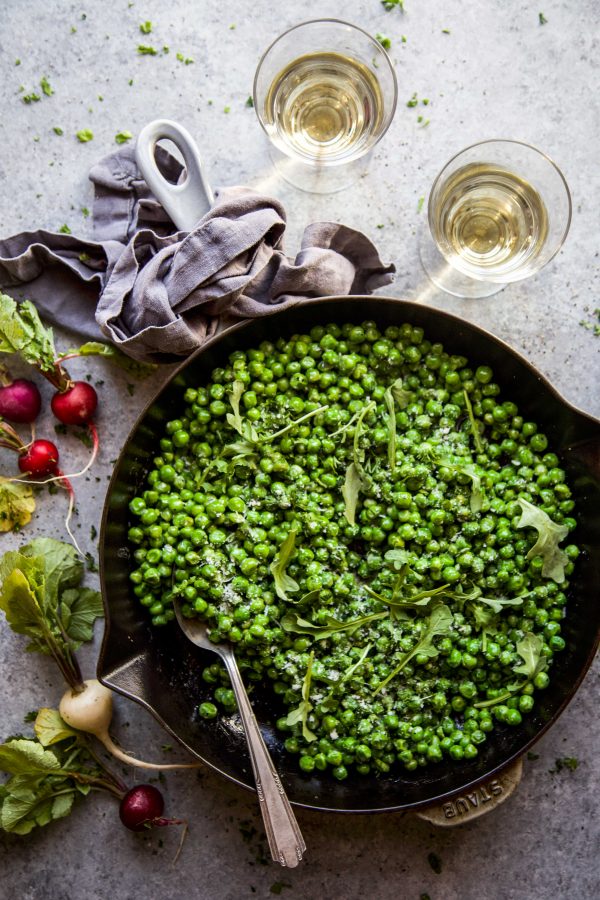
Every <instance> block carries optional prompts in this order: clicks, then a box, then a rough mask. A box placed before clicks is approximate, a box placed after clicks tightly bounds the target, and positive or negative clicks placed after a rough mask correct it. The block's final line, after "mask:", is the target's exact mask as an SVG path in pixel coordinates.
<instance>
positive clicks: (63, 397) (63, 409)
mask: <svg viewBox="0 0 600 900" xmlns="http://www.w3.org/2000/svg"><path fill="white" fill-rule="evenodd" d="M50 405H51V407H52V412H53V413H54V415H55V416H56V418H57V419H58V420H59V422H62V423H63V424H64V425H89V423H90V421H91V419H92V417H93V415H94V413H95V412H96V407H97V405H98V395H97V393H96V391H95V390H94V388H93V387H92V386H91V384H88V383H87V382H86V381H74V382H71V383H70V386H69V387H68V388H67V389H66V390H65V391H57V392H56V394H54V396H53V397H52V400H51V401H50Z"/></svg>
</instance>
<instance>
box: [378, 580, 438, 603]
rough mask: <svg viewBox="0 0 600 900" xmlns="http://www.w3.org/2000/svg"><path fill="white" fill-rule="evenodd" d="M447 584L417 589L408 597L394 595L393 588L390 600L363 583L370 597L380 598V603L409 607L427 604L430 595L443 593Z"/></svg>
mask: <svg viewBox="0 0 600 900" xmlns="http://www.w3.org/2000/svg"><path fill="white" fill-rule="evenodd" d="M449 586H450V585H449V584H442V585H440V586H439V587H436V588H431V589H430V590H426V591H417V593H415V594H411V595H409V596H408V597H396V590H395V589H394V596H393V597H392V599H391V600H387V599H386V598H385V597H382V595H381V594H376V593H375V591H373V590H371V588H370V587H368V585H365V590H366V591H367V592H368V593H369V594H371V596H372V597H375V599H377V600H380V601H381V603H385V604H387V606H400V607H411V606H427V604H428V603H429V601H430V600H431V598H432V597H435V596H436V594H445V593H446V591H447V589H448V587H449Z"/></svg>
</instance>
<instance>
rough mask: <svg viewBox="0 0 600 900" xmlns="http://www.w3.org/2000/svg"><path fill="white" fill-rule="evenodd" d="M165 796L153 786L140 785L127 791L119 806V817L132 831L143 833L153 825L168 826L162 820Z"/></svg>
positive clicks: (165, 821) (166, 822) (164, 820)
mask: <svg viewBox="0 0 600 900" xmlns="http://www.w3.org/2000/svg"><path fill="white" fill-rule="evenodd" d="M164 808H165V802H164V800H163V795H162V794H161V792H160V791H159V790H158V788H155V787H154V786H153V785H151V784H138V785H136V786H135V787H133V788H131V790H130V791H127V793H126V794H125V796H124V797H123V799H122V800H121V805H120V806H119V817H120V819H121V822H122V823H123V825H124V826H125V828H129V829H130V831H143V830H144V828H152V826H153V825H167V824H168V821H167V820H166V819H162V818H161V816H162V813H163V809H164Z"/></svg>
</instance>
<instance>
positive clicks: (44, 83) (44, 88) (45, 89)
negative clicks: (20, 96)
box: [40, 75, 54, 97]
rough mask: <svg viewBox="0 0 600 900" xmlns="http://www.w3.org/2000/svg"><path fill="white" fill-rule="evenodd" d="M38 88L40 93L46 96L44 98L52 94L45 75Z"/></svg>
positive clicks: (52, 91)
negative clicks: (40, 90)
mask: <svg viewBox="0 0 600 900" xmlns="http://www.w3.org/2000/svg"><path fill="white" fill-rule="evenodd" d="M40 87H41V89H42V91H43V92H44V94H45V95H46V97H51V96H52V94H53V93H54V90H53V88H52V87H51V86H50V82H49V81H48V79H47V78H46V76H45V75H44V77H43V78H42V79H41V80H40Z"/></svg>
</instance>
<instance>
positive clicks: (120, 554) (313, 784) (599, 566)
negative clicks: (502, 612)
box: [98, 297, 600, 812]
mask: <svg viewBox="0 0 600 900" xmlns="http://www.w3.org/2000/svg"><path fill="white" fill-rule="evenodd" d="M365 319H373V320H375V321H376V322H377V323H378V324H379V325H380V326H382V327H383V328H385V327H386V326H387V325H391V324H400V323H402V322H404V321H407V322H410V323H412V324H414V325H420V326H422V327H423V328H424V329H425V332H426V336H427V337H428V338H429V339H430V340H432V341H441V342H442V343H443V344H444V346H445V348H446V349H447V350H448V351H449V352H452V353H457V354H462V355H465V356H467V357H468V359H469V361H470V363H471V365H472V366H473V367H475V366H476V365H481V364H486V365H491V366H492V367H493V369H494V375H495V378H496V380H497V381H498V382H499V383H500V385H501V387H502V390H503V395H504V396H505V398H507V399H508V398H510V399H512V400H514V401H515V402H517V403H518V405H519V411H520V413H521V414H523V415H524V416H525V417H526V418H527V419H528V420H533V421H535V422H537V423H538V424H539V425H540V426H541V428H542V430H543V431H545V433H546V434H547V435H548V437H549V439H550V442H551V445H552V447H553V448H554V449H555V450H556V452H557V453H558V454H559V456H560V459H561V465H563V466H564V468H565V469H566V471H567V473H568V479H569V482H570V484H571V485H572V486H573V488H574V494H575V499H576V501H577V513H576V515H577V519H578V523H579V524H578V528H577V531H576V533H575V536H574V540H576V542H577V543H578V544H579V546H580V547H581V548H582V549H583V554H582V556H581V557H580V559H579V561H578V564H577V570H576V575H575V576H574V577H573V580H572V584H571V587H570V590H569V604H568V617H567V618H566V619H565V621H564V624H563V632H562V633H563V636H564V638H565V640H566V649H565V650H564V651H563V652H562V653H559V654H556V656H555V657H554V661H553V665H552V673H551V674H552V680H551V685H550V687H549V688H548V689H547V690H546V691H544V692H539V693H538V695H537V696H538V699H537V703H536V707H535V712H534V713H533V714H531V715H530V716H525V717H524V720H523V723H522V724H521V725H520V726H518V727H508V726H500V725H498V726H497V727H496V729H495V730H494V732H493V734H492V735H491V736H490V738H489V740H488V741H487V742H486V743H485V744H484V745H482V747H481V748H480V753H479V756H478V757H477V758H476V759H474V760H462V761H460V762H452V763H451V764H450V763H442V764H439V765H433V766H430V767H428V768H426V769H425V770H423V771H417V772H414V773H406V772H398V773H395V774H393V775H389V776H385V777H383V776H382V777H375V776H372V777H371V776H368V777H365V776H350V777H348V779H347V780H346V781H343V782H336V781H334V780H333V779H332V778H330V777H327V776H325V775H320V774H318V775H313V774H311V775H307V774H303V773H300V772H299V770H298V768H297V759H296V758H295V757H292V756H290V755H288V754H287V753H286V752H285V751H284V749H283V744H282V740H281V737H280V736H279V734H278V733H277V732H276V730H275V728H274V721H275V719H276V718H277V716H279V715H280V714H281V711H278V710H277V707H276V704H275V700H274V698H273V697H271V696H270V693H269V691H268V689H266V690H265V691H264V692H263V693H261V691H260V690H256V691H255V694H254V697H253V704H254V708H255V711H256V714H257V717H258V720H259V722H260V724H261V728H262V730H263V734H264V736H265V739H266V741H267V744H268V745H269V749H270V750H271V753H272V755H273V758H274V761H275V764H276V766H277V768H278V770H279V773H280V775H281V778H282V781H283V782H284V784H285V788H286V791H287V793H288V796H289V798H290V800H291V801H292V802H293V803H296V804H298V805H300V806H306V807H311V808H313V809H319V810H330V811H345V812H375V811H384V810H398V809H408V808H414V807H418V806H424V805H427V804H431V803H434V802H440V801H442V800H444V799H446V798H448V797H450V796H452V795H453V794H456V793H459V792H460V793H464V792H465V791H466V790H468V789H469V788H472V787H473V786H474V785H476V784H478V783H479V782H481V781H483V780H486V779H489V778H491V777H492V776H494V775H495V774H496V773H498V772H499V771H500V770H501V769H502V768H504V767H505V766H506V765H507V764H509V763H510V762H512V761H513V760H515V759H516V758H517V757H519V756H520V755H521V754H522V753H524V751H526V750H527V748H528V747H530V746H531V745H532V744H533V742H534V741H536V740H537V739H538V738H539V737H540V736H541V735H542V734H543V733H544V732H545V731H546V729H547V728H549V727H550V725H552V723H553V722H554V721H555V720H556V718H557V717H558V716H559V715H560V713H561V712H562V711H563V709H564V708H565V706H566V705H567V703H568V702H569V700H570V699H571V698H572V697H573V695H574V693H575V691H576V690H577V687H578V686H579V684H580V683H581V681H582V679H583V677H584V675H585V672H586V670H587V668H588V666H589V665H590V663H591V661H592V658H593V655H594V652H595V650H596V647H597V645H598V640H599V637H600V634H599V624H600V613H599V607H598V600H599V595H600V590H599V588H600V422H599V421H597V420H596V419H593V418H592V417H591V416H588V415H586V414H585V413H582V412H580V411H579V410H577V409H575V408H574V407H572V406H570V405H569V404H567V403H566V402H565V401H564V400H563V399H562V398H561V397H560V396H559V395H558V394H557V392H556V391H555V390H554V389H553V387H552V386H551V385H550V384H549V382H548V381H546V379H545V378H543V377H542V376H541V375H540V374H539V373H538V372H536V370H535V369H534V367H533V366H532V365H531V364H530V363H528V362H527V361H526V360H525V359H524V358H523V357H521V356H519V355H518V354H517V353H515V351H514V350H511V349H510V347H508V346H507V345H506V344H504V343H502V342H501V341H499V340H498V339H497V338H495V337H493V336H492V335H491V334H488V333H487V332H486V331H483V330H482V329H481V328H478V327H476V326H475V325H470V324H468V323H467V322H464V321H462V320H461V319H459V318H457V317H455V316H452V315H449V314H448V313H444V312H440V311H438V310H435V309H431V308H428V307H424V306H419V305H416V304H413V303H410V302H406V301H402V300H397V299H393V298H387V297H337V298H320V299H317V300H313V301H309V302H307V303H304V304H302V305H301V306H300V307H297V308H295V309H291V310H287V311H284V312H281V313H277V314H275V315H273V316H269V317H267V318H264V319H257V320H254V321H251V322H247V323H243V324H240V325H238V326H236V327H234V328H233V329H231V330H230V331H228V332H225V333H223V334H222V335H220V336H218V337H216V338H214V339H213V340H211V341H210V343H208V344H206V345H205V346H204V347H203V348H202V349H201V350H199V351H198V352H196V353H195V354H194V355H193V356H192V357H191V358H189V359H188V360H187V361H186V362H185V363H184V364H183V365H182V366H181V367H180V368H179V369H178V370H177V371H176V372H175V374H174V375H173V377H172V379H171V380H170V382H169V383H168V384H167V385H166V387H164V388H163V389H162V390H161V391H160V392H159V394H158V396H157V397H155V398H154V400H153V401H151V402H150V404H149V405H148V407H147V408H146V410H145V411H144V412H143V413H142V415H141V417H140V418H139V420H138V422H137V423H136V425H135V426H134V428H133V430H132V432H131V434H130V436H129V439H128V440H127V442H126V444H125V447H124V448H123V451H122V453H121V455H120V457H119V460H118V462H117V465H116V467H115V470H114V473H113V476H112V479H111V482H110V485H109V489H108V495H107V499H106V503H105V507H104V514H103V519H102V530H101V535H100V577H101V583H102V594H103V598H104V604H105V611H106V627H105V633H104V640H103V643H102V648H101V651H100V659H99V662H98V677H99V678H100V679H101V681H103V682H104V684H106V685H108V686H109V687H111V688H113V689H114V690H116V691H118V692H119V693H121V694H123V695H124V696H126V697H129V698H131V699H132V700H136V701H137V702H138V703H140V704H141V705H142V706H144V707H146V709H148V710H150V712H151V713H152V714H153V715H154V716H155V717H156V719H157V720H158V721H159V722H160V723H161V724H162V725H163V726H164V727H165V728H166V729H167V731H169V732H170V733H171V734H172V735H173V736H174V737H175V738H177V739H178V740H179V741H180V742H181V743H182V744H183V745H184V746H186V747H187V748H188V749H189V750H190V751H191V752H192V753H194V754H195V755H196V756H198V757H199V758H200V759H201V760H203V761H204V762H205V763H206V764H207V765H209V766H211V767H212V768H213V769H215V770H216V771H218V772H220V773H221V774H222V775H224V776H226V777H227V778H229V779H231V780H232V781H234V782H236V783H238V784H240V785H242V786H244V787H250V786H251V785H252V783H253V781H252V773H251V769H250V762H249V758H248V754H247V751H246V746H245V741H244V737H243V734H242V733H241V732H240V727H239V725H238V723H237V719H236V717H232V718H231V719H229V720H227V721H220V722H219V721H217V722H214V723H207V722H206V721H204V720H202V719H200V718H199V717H198V715H197V713H196V708H197V706H198V703H200V702H201V701H202V700H204V699H208V690H207V685H205V684H204V682H203V681H202V679H201V672H202V669H203V668H204V666H206V665H208V664H209V663H211V662H215V661H216V657H215V656H214V654H211V653H209V652H207V651H202V650H199V649H198V648H196V647H193V646H192V645H191V644H190V643H189V642H188V641H187V640H186V639H185V638H184V637H183V636H182V634H181V633H180V632H179V630H178V628H177V626H176V624H174V623H173V624H171V625H169V626H167V627H164V628H159V629H156V628H152V627H151V626H150V623H149V619H148V615H147V612H146V611H145V610H144V609H143V608H142V607H141V606H140V605H139V603H138V602H137V599H136V598H135V596H134V595H133V594H132V592H131V590H130V586H129V584H130V583H129V581H128V572H129V569H130V559H129V556H130V550H129V548H128V545H127V529H128V519H129V514H128V503H129V500H130V499H131V497H133V496H134V494H135V493H136V491H137V490H138V489H139V488H140V486H141V485H142V483H143V481H144V477H145V475H146V473H147V471H148V468H149V467H150V466H151V464H152V459H153V456H154V455H155V453H156V452H157V442H158V438H159V436H160V435H161V434H162V431H163V427H164V423H165V422H166V421H168V420H169V419H172V418H174V417H176V415H177V414H178V411H179V410H180V409H181V408H182V406H183V402H182V397H183V393H184V390H185V387H186V386H188V385H198V384H203V383H205V381H206V380H207V379H208V378H209V375H210V372H211V371H212V369H213V368H215V367H216V366H221V365H223V364H224V363H225V361H226V359H227V356H228V354H229V353H231V352H232V351H233V350H234V349H243V348H249V347H254V346H257V345H258V344H259V343H260V342H261V341H262V340H272V339H275V338H276V337H278V336H280V335H282V336H290V335H291V334H293V333H294V332H301V333H305V332H307V331H308V330H309V329H310V328H311V326H312V325H315V324H326V323H327V322H337V323H339V324H342V323H343V322H345V321H346V322H357V323H358V322H362V321H363V320H365Z"/></svg>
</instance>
